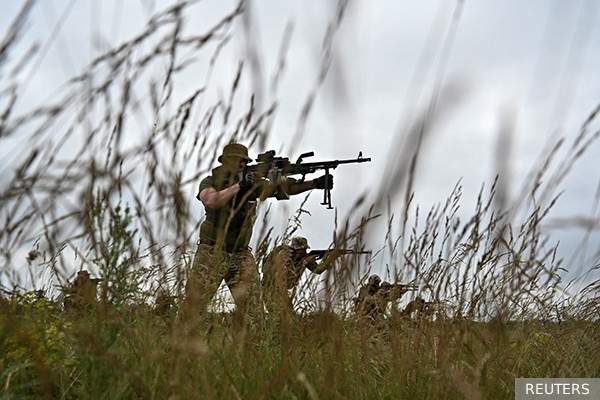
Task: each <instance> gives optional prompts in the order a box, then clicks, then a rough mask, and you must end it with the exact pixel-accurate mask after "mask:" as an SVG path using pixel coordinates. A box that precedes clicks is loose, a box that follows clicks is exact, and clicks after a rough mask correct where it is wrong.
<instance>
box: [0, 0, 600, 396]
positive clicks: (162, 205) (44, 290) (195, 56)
mask: <svg viewBox="0 0 600 400" xmlns="http://www.w3.org/2000/svg"><path fill="white" fill-rule="evenodd" d="M34 3H35V2H25V3H24V4H23V6H22V9H21V12H20V13H19V14H17V15H15V17H14V19H13V22H12V24H11V25H10V26H9V27H8V30H7V32H6V34H5V37H4V39H3V41H2V46H0V72H2V74H1V75H0V83H1V86H0V144H1V146H2V156H3V158H4V160H3V167H5V166H6V168H5V169H3V174H2V175H3V176H2V177H1V180H0V200H1V202H0V221H2V222H1V224H2V229H1V231H0V398H1V399H26V398H32V399H34V398H35V399H37V398H48V399H63V398H64V399H87V398H89V399H98V398H106V399H121V398H123V399H130V398H131V399H137V398H140V399H191V398H206V399H212V398H226V399H229V398H232V399H262V398H266V399H271V398H272V399H438V398H439V399H462V398H468V399H496V398H498V399H512V398H514V379H515V378H521V377H532V378H533V377H564V378H567V377H578V378H583V377H599V376H600V326H599V323H600V296H599V295H598V293H599V289H600V281H599V280H597V279H596V278H595V277H596V276H597V274H598V265H599V263H598V260H599V257H600V255H599V253H598V246H597V243H596V242H595V241H594V240H595V238H597V233H596V232H595V230H596V229H597V228H596V226H597V214H593V212H594V211H592V213H590V215H582V216H581V218H579V219H574V220H571V221H566V222H564V223H565V224H568V225H569V226H571V227H572V228H573V229H577V230H579V231H581V232H584V233H585V234H586V235H587V236H586V240H585V241H584V242H583V244H582V245H581V246H582V248H583V247H585V248H588V249H589V250H590V251H589V252H590V253H591V256H589V257H581V258H579V259H577V260H578V261H579V264H577V265H575V264H570V263H571V262H573V261H574V260H575V258H574V259H573V260H565V259H564V258H563V257H562V256H561V252H560V250H561V247H560V243H558V242H557V241H556V240H555V239H554V238H552V237H551V236H549V235H548V230H547V229H545V227H546V226H547V223H548V219H549V215H550V214H551V213H552V211H553V210H554V208H555V207H556V204H557V202H559V200H560V198H561V195H562V194H563V193H562V190H563V187H564V184H565V181H566V180H567V179H568V177H569V174H570V173H571V172H572V171H573V170H574V169H575V168H576V166H577V163H578V161H580V160H581V159H582V158H583V157H584V156H585V154H586V152H587V151H588V150H589V149H591V148H593V147H594V146H595V145H597V139H598V138H599V137H600V131H598V130H597V129H596V128H595V127H596V126H597V124H598V118H599V115H598V114H599V111H600V106H596V107H595V108H592V109H590V110H588V111H586V117H585V118H583V119H582V121H580V122H579V125H578V129H577V133H576V134H575V136H574V137H572V138H570V139H568V138H562V137H561V138H556V140H550V141H549V145H548V148H547V151H546V152H545V153H544V154H543V155H542V157H541V159H540V160H539V162H538V163H536V164H535V165H536V168H535V169H534V170H533V171H531V172H530V173H529V175H528V176H527V177H525V178H523V179H522V186H521V187H520V188H519V189H518V190H513V193H516V195H514V196H513V197H510V196H509V195H508V193H509V192H511V191H510V190H509V189H515V188H514V187H512V188H511V187H509V186H510V185H509V183H508V182H507V181H506V180H505V179H504V175H503V172H505V171H506V170H507V169H509V166H510V164H511V160H510V158H508V157H506V154H510V151H509V150H510V149H509V148H508V147H509V145H508V144H507V141H510V140H509V139H506V138H507V137H510V132H509V133H508V134H506V136H501V139H502V138H503V139H506V140H505V141H502V140H499V141H498V148H497V149H496V150H497V160H495V161H496V165H497V170H498V174H497V177H496V179H494V180H492V182H489V183H488V182H486V183H484V184H482V186H481V190H480V192H479V193H478V194H477V195H476V196H474V197H468V198H467V197H465V195H464V193H463V186H462V184H461V182H460V180H459V181H458V182H457V183H456V185H455V186H454V188H453V190H452V191H451V193H449V194H448V195H447V196H445V197H443V198H441V199H439V201H438V202H437V203H436V204H435V205H433V206H431V207H430V208H429V207H427V208H426V207H425V206H423V205H421V204H419V203H416V202H415V198H417V196H416V194H415V187H416V186H417V185H416V183H415V182H416V181H417V180H418V179H419V175H418V166H419V165H420V163H423V161H424V160H427V158H428V155H427V154H426V153H424V152H423V149H422V147H421V144H422V142H423V141H424V140H426V139H427V138H430V137H434V136H435V134H436V129H437V128H436V124H437V123H438V122H439V121H440V120H441V119H440V118H441V117H440V115H443V114H447V113H452V110H453V108H452V107H453V106H454V105H453V104H451V103H452V100H453V99H454V97H452V95H456V91H453V89H452V88H451V87H445V86H444V85H442V84H441V83H440V82H441V80H440V81H437V82H433V86H434V90H432V92H431V94H430V96H429V97H430V98H429V100H428V101H427V102H426V104H425V106H422V105H421V104H418V105H417V104H415V105H413V107H414V110H413V111H414V112H413V114H411V115H412V117H411V118H410V119H409V120H408V121H405V122H406V124H405V125H406V126H407V128H406V130H403V131H402V132H399V133H398V137H402V141H403V143H405V145H404V146H403V147H401V148H400V147H399V150H398V152H397V153H396V156H397V159H395V160H391V161H390V160H388V161H390V163H389V167H388V168H387V169H386V175H385V176H381V177H377V178H371V177H370V176H369V185H370V187H369V189H371V192H370V193H369V196H367V195H364V196H360V195H358V196H357V198H356V199H354V198H352V199H349V198H348V197H347V196H344V195H341V196H338V192H337V191H336V190H339V189H338V187H339V188H340V189H341V187H343V186H342V184H341V180H342V179H340V180H339V181H338V180H337V179H338V177H337V176H336V185H337V186H336V188H335V189H333V195H334V196H335V197H334V199H335V200H334V201H335V202H337V204H340V203H342V204H343V203H344V202H345V203H350V206H348V204H343V206H348V207H350V208H349V210H347V211H348V212H347V215H338V214H337V212H338V210H332V214H330V215H334V216H335V217H334V218H335V223H334V226H331V227H327V228H326V230H329V229H330V230H331V232H330V234H328V236H327V237H329V236H332V237H333V240H332V246H335V247H343V248H350V249H355V250H359V249H360V250H364V249H366V248H367V247H366V246H368V245H370V244H371V243H383V245H382V246H381V247H380V248H375V249H372V250H373V254H372V258H370V257H369V258H367V257H364V256H347V257H343V258H341V259H340V260H338V261H337V262H336V263H335V265H334V267H332V268H331V269H330V270H329V271H328V272H326V273H325V274H324V275H322V276H315V275H314V274H309V273H306V275H305V277H304V279H303V280H302V281H301V286H300V287H299V288H298V290H297V292H296V297H295V303H294V305H295V312H294V313H293V314H292V315H286V316H284V318H282V319H278V318H274V317H273V316H269V315H267V314H265V315H262V316H261V318H259V319H258V320H253V321H251V323H250V324H248V323H247V321H246V320H245V319H244V316H240V315H238V314H237V313H235V312H231V310H230V308H231V307H230V305H228V304H226V303H227V300H226V298H224V297H223V295H222V293H220V294H219V295H218V296H217V297H216V298H215V299H214V304H213V306H212V307H211V309H210V312H208V313H207V314H206V315H204V316H203V318H202V319H201V320H200V321H196V322H197V324H195V325H193V328H192V329H190V327H189V325H186V323H185V321H183V319H182V317H181V313H180V312H179V311H180V306H181V304H182V301H183V299H184V298H185V283H186V280H187V277H188V274H189V271H190V267H191V264H192V260H193V256H194V252H195V249H196V245H195V243H196V240H197V238H198V231H199V226H200V224H201V222H202V220H203V218H204V215H203V214H202V210H201V208H202V206H201V204H200V203H198V201H197V200H196V199H195V198H194V196H195V191H196V188H197V185H198V182H199V181H200V179H201V178H202V177H204V176H205V175H207V174H208V173H209V172H210V170H211V168H213V167H214V166H216V165H217V164H218V162H217V157H218V156H219V154H220V152H221V150H222V148H223V146H224V145H225V144H226V143H228V142H229V141H230V140H235V141H239V142H241V143H245V144H247V145H248V146H251V148H252V149H261V150H265V148H264V147H265V146H266V144H267V143H269V144H270V143H273V141H274V140H275V141H277V137H278V134H279V133H278V132H277V131H273V130H272V127H273V125H274V124H275V120H276V119H275V117H276V116H277V117H279V115H280V114H278V113H279V109H278V104H279V102H280V101H281V100H282V99H278V98H277V95H276V94H277V91H278V89H279V86H278V84H279V83H280V81H279V79H283V76H284V75H285V61H287V60H286V54H285V49H286V39H285V37H284V38H283V39H282V50H281V54H280V55H279V57H280V58H279V59H278V60H279V63H278V64H277V65H278V67H277V68H276V70H275V71H273V76H272V81H271V82H272V86H271V87H270V92H269V93H272V94H273V93H274V94H273V98H268V97H263V98H262V100H263V102H260V101H259V100H260V96H259V95H260V94H263V95H264V93H260V90H259V89H260V87H259V85H258V83H257V82H258V81H260V79H258V78H257V75H259V74H258V72H257V69H256V65H255V64H253V63H252V56H253V55H255V54H254V53H252V49H251V48H250V49H246V50H247V51H248V53H247V54H246V53H245V55H246V56H248V57H249V59H250V60H244V61H245V62H244V61H242V60H240V62H239V63H235V65H234V67H233V69H232V70H231V73H230V74H229V75H228V76H229V78H230V79H229V81H227V85H222V84H221V83H219V84H217V85H216V86H213V81H214V80H216V78H215V77H216V76H217V75H218V74H219V73H220V72H222V71H219V65H220V64H219V62H220V60H221V57H225V56H224V55H223V54H224V53H225V52H226V51H227V49H228V48H229V47H231V46H230V40H232V36H234V35H235V32H236V31H235V30H234V28H233V26H234V25H235V24H237V23H238V22H239V20H242V22H243V21H244V20H243V18H245V17H244V15H245V14H244V12H245V11H244V10H245V7H246V6H247V3H246V2H244V1H240V2H239V3H237V4H236V5H235V6H234V7H233V8H231V9H230V10H229V12H228V13H226V14H224V15H222V16H221V17H220V18H218V19H216V20H215V21H212V22H211V24H210V25H208V26H206V27H203V28H206V29H203V31H202V33H198V32H197V31H193V33H189V32H188V31H184V29H183V27H184V26H185V22H186V19H185V15H186V12H187V11H188V7H192V6H193V4H192V3H193V2H190V3H185V2H184V3H178V4H177V5H173V6H172V7H170V8H166V9H164V10H163V11H160V12H157V13H156V14H155V15H153V17H152V18H149V19H148V23H147V25H146V26H145V28H144V29H142V31H140V32H139V33H138V34H136V35H135V36H132V37H130V38H129V39H128V40H127V41H125V42H123V43H122V44H120V45H119V46H116V47H112V48H109V49H106V50H105V51H103V52H102V53H101V55H99V56H98V57H96V58H94V59H93V60H92V61H91V62H90V63H89V64H86V65H85V68H84V69H83V70H82V72H81V73H80V74H78V75H77V76H73V77H72V78H71V79H70V80H69V81H68V82H66V83H65V84H64V85H63V86H61V87H60V89H59V90H58V91H57V92H54V93H52V94H48V95H47V96H43V97H44V99H45V100H44V101H43V102H42V103H41V104H40V105H33V106H31V107H30V108H27V107H25V105H24V103H25V104H27V103H28V101H27V100H28V99H24V98H22V97H21V96H22V93H24V92H25V89H26V86H27V85H28V83H29V82H28V79H27V78H28V77H30V75H28V72H27V71H29V69H28V68H33V69H34V70H35V68H37V66H38V65H39V64H37V63H38V61H37V60H38V59H37V58H36V54H38V53H37V52H38V51H40V50H39V47H37V46H33V45H32V46H31V47H29V44H28V43H25V45H26V46H23V44H22V43H20V42H19V41H20V40H21V38H22V37H23V36H24V35H25V33H24V31H25V28H24V27H25V26H26V25H27V24H26V22H27V20H28V15H29V14H30V13H31V12H32V8H33V7H34ZM459 3H461V2H459ZM337 7H338V8H337V9H336V11H337V12H336V13H335V16H334V18H333V19H332V21H330V24H329V25H328V27H329V28H328V29H327V31H326V35H325V37H324V39H323V43H322V49H321V50H322V54H321V58H319V61H318V62H317V63H316V64H318V65H317V68H316V70H317V71H319V73H318V74H317V80H316V82H315V83H314V87H312V88H309V90H308V93H307V95H306V100H305V101H304V103H303V104H302V107H301V112H300V113H299V115H300V117H299V118H298V121H297V122H296V124H295V125H294V126H293V127H292V128H293V129H292V131H293V132H294V133H293V135H292V134H289V135H288V136H289V137H288V136H286V139H287V140H289V142H290V143H291V144H289V145H286V144H281V143H278V146H284V152H285V151H290V152H291V151H292V150H294V151H295V150H297V149H296V148H294V147H293V146H294V144H295V143H296V142H297V141H298V140H299V139H300V138H302V136H303V135H304V134H305V133H306V130H307V129H308V128H307V126H308V125H309V121H310V119H311V115H312V114H311V113H313V112H314V111H313V110H314V107H316V105H317V104H318V103H317V100H316V98H317V97H318V96H317V94H321V95H324V94H323V93H322V92H326V89H325V88H324V87H326V85H325V84H324V81H325V80H326V77H327V76H328V73H329V68H330V67H331V64H332V57H333V56H332V51H333V50H332V49H333V48H334V47H335V33H336V31H337V30H338V29H339V28H340V25H341V24H342V23H343V19H344V15H345V12H346V11H347V10H346V7H349V6H348V2H344V1H341V2H339V4H338V6H337ZM457 7H458V6H457ZM457 21H458V20H456V21H454V22H453V23H456V24H458V22H457ZM240 23H241V22H240ZM242 26H245V25H244V24H242ZM455 28H456V27H455ZM450 32H451V31H450ZM238 33H239V32H238ZM246 33H247V34H248V35H250V33H249V32H246ZM451 36H452V35H451V33H448V37H451ZM448 37H446V38H445V39H448ZM448 41H450V40H449V39H448ZM443 42H444V43H446V42H445V41H443ZM19 49H21V50H19ZM23 49H28V50H23ZM440 53H441V54H442V55H443V54H447V49H445V48H442V49H441V50H440ZM42 54H43V51H42ZM42 58H43V57H42ZM442 61H443V60H442ZM338 62H339V60H338ZM440 64H443V62H440ZM230 67H231V65H230ZM440 68H441V67H440ZM5 71H10V73H8V72H6V73H5ZM438 73H439V76H442V75H443V71H438ZM189 74H192V75H193V76H194V77H196V78H197V76H201V77H202V78H201V79H199V80H198V79H196V80H195V81H194V82H196V84H195V85H193V86H189V85H187V82H190V81H189V80H188V79H187V78H189ZM423 79H424V78H423ZM336 82H337V81H336ZM186 85H187V86H186ZM342 86H343V85H342ZM417 86H418V85H417ZM426 86H427V85H425V84H424V85H423V87H426ZM342 89H343V88H342V87H336V88H335V89H334V90H332V93H329V92H326V93H325V94H327V95H332V94H333V96H334V98H338V97H336V96H339V97H343V94H344V90H342ZM449 96H450V97H449ZM423 97H428V96H426V95H423ZM265 99H268V101H266V100H265ZM342 100H343V99H342ZM342 100H340V101H342ZM285 146H288V147H285ZM314 146H315V147H316V146H317V144H315V145H314ZM278 151H279V150H278ZM365 156H370V155H369V154H365ZM398 160H399V161H398ZM361 168H363V167H362V166H361ZM365 168H366V167H365ZM592 172H593V171H592ZM590 174H591V172H590ZM341 176H344V175H343V174H342V175H341ZM345 176H346V177H347V176H348V175H345ZM590 179H593V177H591V178H590ZM337 182H340V184H338V183H337ZM593 184H594V185H595V184H597V183H596V182H594V183H593ZM346 194H347V193H346ZM315 197H316V196H313V197H311V198H308V197H307V198H305V199H303V201H302V202H301V203H291V204H295V205H297V207H296V206H295V207H294V209H289V206H283V205H282V203H283V202H277V201H274V200H273V201H271V202H270V203H269V202H265V203H266V204H262V203H261V204H259V210H260V213H259V219H258V221H257V224H256V226H255V229H254V239H253V244H254V255H255V257H256V259H257V262H258V265H259V266H260V265H262V262H263V260H264V259H265V257H266V255H267V254H268V252H269V251H270V250H271V249H272V248H273V247H274V246H276V245H278V244H280V243H282V242H285V241H287V240H288V239H289V238H291V237H292V236H293V235H295V234H297V233H298V232H302V227H303V226H306V225H308V224H311V223H316V222H318V218H317V217H314V216H313V215H312V214H311V212H309V211H307V210H308V209H309V208H310V207H311V206H312V203H316V202H317V200H316V199H315ZM599 200H600V194H599V192H597V193H596V197H595V198H594V199H592V202H593V203H594V204H595V205H596V206H597V204H598V201H599ZM269 201H270V200H269ZM337 204H336V205H337ZM470 206H473V211H472V213H470V214H468V215H465V211H464V210H465V209H468V208H467V207H470ZM286 207H288V208H286ZM594 210H595V209H594ZM281 213H285V218H283V219H282V218H281ZM315 214H316V213H315ZM276 227H279V228H280V230H279V231H278V230H277V229H276ZM586 246H587V247H586ZM373 259H377V260H383V261H379V263H378V264H377V265H376V264H374V263H373V262H372V260H373ZM381 266H383V268H381ZM378 268H379V269H378ZM80 271H89V272H90V273H91V275H92V277H93V278H98V279H99V281H98V282H95V283H94V287H93V289H92V290H91V291H89V292H86V294H84V295H80V296H74V295H73V293H74V292H73V285H74V279H75V276H76V275H77V272H80ZM372 273H378V274H380V275H382V278H384V279H387V280H390V281H398V282H404V283H408V282H410V283H413V284H415V285H416V287H417V288H418V289H417V290H416V291H415V292H410V293H407V294H405V295H404V297H403V298H402V299H400V300H399V301H393V302H391V304H389V305H387V308H386V310H385V312H384V313H383V314H382V315H379V316H376V317H375V318H371V317H367V316H363V315H360V314H359V313H357V312H355V310H354V309H353V301H354V300H353V299H354V298H355V296H356V294H357V292H358V290H359V288H360V286H361V285H362V284H364V283H365V281H366V280H367V278H368V276H369V275H370V274H372ZM566 276H568V278H565V277H566ZM321 278H323V279H321ZM417 295H418V296H421V297H423V298H424V299H425V300H426V301H427V302H429V305H430V308H429V311H428V312H421V313H419V312H417V313H413V314H410V315H404V314H403V310H405V307H406V306H407V304H408V301H410V300H412V299H414V298H415V296H417Z"/></svg>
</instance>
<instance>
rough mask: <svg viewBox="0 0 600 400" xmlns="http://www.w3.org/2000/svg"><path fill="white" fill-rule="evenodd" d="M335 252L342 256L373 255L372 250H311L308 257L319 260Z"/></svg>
mask: <svg viewBox="0 0 600 400" xmlns="http://www.w3.org/2000/svg"><path fill="white" fill-rule="evenodd" d="M333 251H335V252H338V253H340V254H342V255H344V254H368V255H371V254H372V251H371V250H352V249H334V250H311V251H309V252H308V253H307V255H308V256H314V257H315V258H317V259H319V258H323V257H325V254H327V253H331V252H333Z"/></svg>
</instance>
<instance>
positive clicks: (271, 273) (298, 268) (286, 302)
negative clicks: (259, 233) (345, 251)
mask: <svg viewBox="0 0 600 400" xmlns="http://www.w3.org/2000/svg"><path fill="white" fill-rule="evenodd" d="M308 248H309V245H308V240H306V238H304V237H302V236H296V237H294V238H292V241H291V243H290V244H289V245H281V246H277V247H275V249H273V251H272V252H271V253H269V255H268V256H267V258H266V260H265V263H264V265H263V279H262V288H263V297H264V300H265V305H266V307H267V310H268V311H269V313H272V314H274V315H276V316H279V315H281V313H286V314H291V313H293V305H292V300H293V294H294V293H293V292H294V290H295V289H296V287H297V286H298V283H299V282H300V278H302V274H303V273H304V270H305V269H308V270H309V271H311V272H313V273H315V274H322V273H323V272H325V271H326V270H327V268H329V267H330V266H331V265H332V263H333V261H334V260H335V259H336V258H337V257H338V256H339V255H338V254H336V251H335V250H333V251H331V252H326V253H321V254H319V255H310V254H308V253H307V252H306V250H307V249H308ZM321 258H323V260H322V261H321V262H317V260H318V259H321Z"/></svg>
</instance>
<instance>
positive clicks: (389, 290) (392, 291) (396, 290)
mask: <svg viewBox="0 0 600 400" xmlns="http://www.w3.org/2000/svg"><path fill="white" fill-rule="evenodd" d="M417 289H418V287H417V285H406V284H403V283H389V282H385V281H384V282H381V285H380V286H379V290H380V291H382V292H383V294H384V295H385V296H390V295H392V296H393V297H394V298H396V299H398V300H399V299H400V297H402V295H403V294H404V293H406V292H408V291H409V290H417Z"/></svg>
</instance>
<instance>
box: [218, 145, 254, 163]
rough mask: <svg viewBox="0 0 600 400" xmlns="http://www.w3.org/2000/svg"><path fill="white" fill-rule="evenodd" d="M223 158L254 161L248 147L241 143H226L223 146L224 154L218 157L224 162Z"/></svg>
mask: <svg viewBox="0 0 600 400" xmlns="http://www.w3.org/2000/svg"><path fill="white" fill-rule="evenodd" d="M223 158H239V159H243V160H246V161H248V162H250V161H252V159H251V158H250V157H248V148H247V147H246V146H244V145H243V144H239V143H229V144H228V145H226V146H225V147H224V148H223V154H221V155H220V156H219V158H218V160H219V162H221V163H222V162H223Z"/></svg>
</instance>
